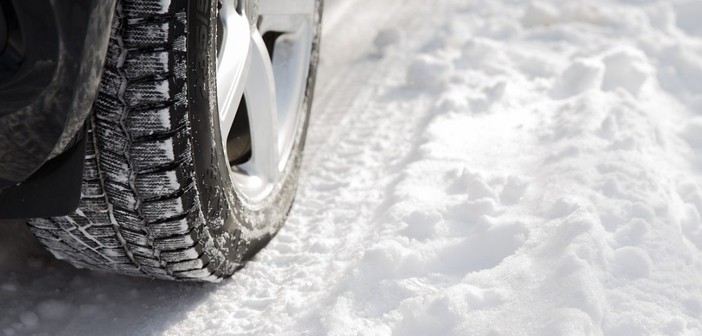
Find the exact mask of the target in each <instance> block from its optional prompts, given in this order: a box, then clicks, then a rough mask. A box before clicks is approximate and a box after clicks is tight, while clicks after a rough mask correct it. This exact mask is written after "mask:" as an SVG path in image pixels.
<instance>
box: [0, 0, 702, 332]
mask: <svg viewBox="0 0 702 336" xmlns="http://www.w3.org/2000/svg"><path fill="white" fill-rule="evenodd" d="M701 18H702V3H701V2H699V1H696V0H681V1H666V0H659V1H656V0H627V1H623V0H622V1H604V0H596V1H569V2H563V1H557V0H552V1H531V2H529V1H506V0H505V1H486V0H483V1H477V0H476V1H466V0H442V1H435V2H427V1H420V0H406V1H401V0H383V1H373V0H343V1H328V6H327V13H326V18H325V20H326V22H325V31H324V46H323V54H322V67H321V70H320V71H321V72H320V78H319V82H318V90H317V96H316V102H315V106H314V117H313V121H312V125H311V129H310V135H309V136H310V138H309V143H308V147H307V152H306V157H305V163H304V167H303V176H302V179H301V184H300V188H299V191H298V196H297V200H296V204H295V206H294V208H293V210H292V212H291V214H290V218H289V220H288V223H287V225H286V226H285V227H284V229H283V230H282V231H281V232H280V234H279V235H278V236H277V237H276V238H275V240H274V241H273V242H272V243H271V244H270V245H269V246H268V247H267V248H266V249H264V250H263V251H262V252H261V253H260V254H259V255H258V256H257V258H256V259H255V260H254V261H252V262H250V263H249V264H248V265H247V266H246V268H245V269H243V270H242V271H240V272H239V273H237V274H236V275H235V276H234V277H232V278H231V279H229V280H226V281H224V282H223V283H220V284H206V285H201V284H196V285H193V284H180V283H169V282H162V281H154V280H148V279H139V278H128V277H119V276H113V275H109V274H102V273H97V272H88V271H83V270H75V269H73V268H72V267H70V266H68V265H67V264H65V263H63V262H59V261H56V260H54V259H52V257H51V256H50V255H49V254H48V253H46V252H44V251H43V250H42V249H41V248H40V247H39V246H38V244H37V243H36V242H35V241H34V240H33V238H32V237H31V236H30V235H29V233H28V231H27V230H26V229H25V228H24V226H23V225H22V223H13V224H6V225H0V334H4V335H7V336H13V335H54V334H56V335H147V334H163V335H410V336H411V335H702V216H701V213H702V19H701Z"/></svg>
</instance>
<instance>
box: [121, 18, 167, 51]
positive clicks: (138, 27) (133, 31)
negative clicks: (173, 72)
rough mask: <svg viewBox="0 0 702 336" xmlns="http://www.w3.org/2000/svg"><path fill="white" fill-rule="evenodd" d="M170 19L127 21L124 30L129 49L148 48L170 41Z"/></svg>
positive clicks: (124, 37)
mask: <svg viewBox="0 0 702 336" xmlns="http://www.w3.org/2000/svg"><path fill="white" fill-rule="evenodd" d="M170 20H171V18H170V17H163V18H158V19H157V20H127V22H126V24H125V29H124V35H123V36H122V38H123V39H124V44H125V45H129V47H130V48H131V47H146V46H152V45H159V44H163V41H168V37H169V36H168V35H169V28H170V25H171V22H170Z"/></svg>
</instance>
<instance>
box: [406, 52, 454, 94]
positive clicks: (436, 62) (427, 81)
mask: <svg viewBox="0 0 702 336" xmlns="http://www.w3.org/2000/svg"><path fill="white" fill-rule="evenodd" d="M452 72H453V65H452V64H451V63H450V62H447V61H446V60H443V59H438V58H435V57H432V56H429V55H420V56H418V57H417V58H416V59H415V60H414V61H413V62H412V64H411V65H410V67H409V70H408V72H407V82H408V83H409V84H410V85H411V86H415V87H419V88H441V87H443V86H445V85H446V84H447V82H448V80H449V76H450V75H451V73H452Z"/></svg>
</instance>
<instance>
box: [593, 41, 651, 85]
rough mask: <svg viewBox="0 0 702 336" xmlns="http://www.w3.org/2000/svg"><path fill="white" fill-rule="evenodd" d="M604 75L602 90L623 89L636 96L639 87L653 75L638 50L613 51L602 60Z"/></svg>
mask: <svg viewBox="0 0 702 336" xmlns="http://www.w3.org/2000/svg"><path fill="white" fill-rule="evenodd" d="M604 64H605V68H606V70H605V74H604V80H603V82H602V89H603V90H605V91H611V90H614V89H617V88H623V89H625V90H627V91H629V92H630V93H631V94H633V95H638V94H639V91H640V90H641V86H643V84H644V83H645V82H646V80H648V78H649V77H650V76H651V74H652V73H653V70H652V69H651V66H650V64H649V63H648V60H647V58H646V55H645V54H644V53H643V52H641V51H640V50H638V49H633V48H627V49H623V50H619V51H615V52H613V53H611V54H610V55H608V56H606V57H605V58H604Z"/></svg>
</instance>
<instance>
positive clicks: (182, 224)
mask: <svg viewBox="0 0 702 336" xmlns="http://www.w3.org/2000/svg"><path fill="white" fill-rule="evenodd" d="M193 217H195V216H188V217H186V218H182V219H174V220H169V221H165V222H161V223H158V224H149V232H151V235H152V236H153V237H154V238H155V239H160V238H166V237H170V236H173V235H177V234H186V233H188V232H190V230H191V226H190V224H189V223H192V224H194V227H198V226H199V225H197V223H198V222H199V221H200V220H199V219H196V218H193Z"/></svg>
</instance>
